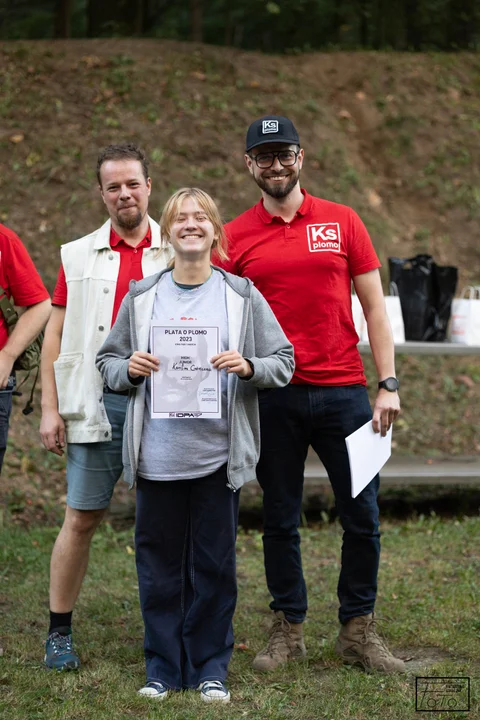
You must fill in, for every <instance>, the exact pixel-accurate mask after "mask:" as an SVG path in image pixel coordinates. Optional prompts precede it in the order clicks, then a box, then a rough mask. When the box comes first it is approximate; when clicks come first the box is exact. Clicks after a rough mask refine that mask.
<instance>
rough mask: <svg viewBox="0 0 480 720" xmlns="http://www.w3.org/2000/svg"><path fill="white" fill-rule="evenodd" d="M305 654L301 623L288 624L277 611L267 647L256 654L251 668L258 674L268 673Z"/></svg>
mask: <svg viewBox="0 0 480 720" xmlns="http://www.w3.org/2000/svg"><path fill="white" fill-rule="evenodd" d="M306 654H307V651H306V649H305V643H304V642H303V623H289V622H288V620H286V619H285V615H284V613H283V612H282V611H281V610H277V611H276V612H275V619H274V621H273V623H272V627H271V628H270V637H269V639H268V644H267V647H265V648H264V649H263V650H260V652H259V653H258V654H257V656H256V657H255V660H254V661H253V667H254V668H255V670H259V671H260V672H269V671H270V670H275V668H277V667H278V666H279V665H282V664H283V663H286V662H287V661H288V660H298V659H300V658H303V657H305V655H306Z"/></svg>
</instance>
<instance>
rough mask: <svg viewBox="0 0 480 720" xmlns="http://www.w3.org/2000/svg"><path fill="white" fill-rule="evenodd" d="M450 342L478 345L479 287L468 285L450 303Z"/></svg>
mask: <svg viewBox="0 0 480 720" xmlns="http://www.w3.org/2000/svg"><path fill="white" fill-rule="evenodd" d="M449 335H450V342H452V343H458V344H462V345H480V287H473V286H472V285H469V286H468V287H466V288H464V290H463V292H462V295H461V297H459V298H455V299H454V301H453V303H452V316H451V320H450V333H449Z"/></svg>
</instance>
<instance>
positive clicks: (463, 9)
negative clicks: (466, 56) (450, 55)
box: [448, 0, 479, 50]
mask: <svg viewBox="0 0 480 720" xmlns="http://www.w3.org/2000/svg"><path fill="white" fill-rule="evenodd" d="M448 14H449V23H448V46H449V47H450V48H453V49H454V50H471V49H473V48H474V45H475V40H476V37H477V31H478V24H479V23H478V20H479V12H478V10H477V2H476V0H451V1H450V5H449V13H448Z"/></svg>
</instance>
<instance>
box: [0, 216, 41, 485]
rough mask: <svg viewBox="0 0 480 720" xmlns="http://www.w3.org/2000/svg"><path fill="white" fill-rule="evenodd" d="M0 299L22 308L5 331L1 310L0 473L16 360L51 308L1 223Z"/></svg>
mask: <svg viewBox="0 0 480 720" xmlns="http://www.w3.org/2000/svg"><path fill="white" fill-rule="evenodd" d="M0 298H8V299H10V300H12V301H13V303H14V305H16V306H17V307H18V308H25V311H24V312H22V313H19V315H20V317H19V319H18V321H17V323H16V324H15V326H14V328H13V330H12V332H11V333H10V335H9V333H8V325H7V323H6V320H5V317H4V315H3V312H1V310H0V472H1V470H2V465H3V458H4V456H5V450H6V447H7V437H8V426H9V423H10V413H11V411H12V393H13V391H14V389H15V382H16V380H15V371H14V369H13V366H14V364H15V361H16V359H17V358H18V357H19V355H21V354H22V352H23V351H24V350H25V349H26V348H27V347H28V346H29V345H30V343H31V342H33V340H35V338H36V337H37V336H38V335H39V334H40V332H41V331H42V330H43V327H44V325H45V323H46V322H47V320H48V317H49V315H50V311H51V305H50V295H49V294H48V292H47V289H46V288H45V286H44V284H43V282H42V280H41V278H40V275H39V274H38V272H37V270H36V268H35V265H34V264H33V262H32V259H31V257H30V255H29V254H28V252H27V250H26V248H25V246H24V245H23V243H22V241H21V240H20V238H19V237H18V235H16V234H15V233H14V232H13V231H12V230H9V228H7V227H5V225H0Z"/></svg>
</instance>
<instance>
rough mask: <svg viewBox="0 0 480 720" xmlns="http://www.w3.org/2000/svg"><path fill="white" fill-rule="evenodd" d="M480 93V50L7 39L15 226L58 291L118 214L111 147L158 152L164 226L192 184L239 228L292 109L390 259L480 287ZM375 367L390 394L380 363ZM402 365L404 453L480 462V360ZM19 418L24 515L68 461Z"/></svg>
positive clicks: (156, 178)
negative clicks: (272, 134) (62, 274)
mask: <svg viewBox="0 0 480 720" xmlns="http://www.w3.org/2000/svg"><path fill="white" fill-rule="evenodd" d="M479 91H480V56H479V55H473V54H451V55H440V54H423V55H418V54H402V55H400V54H395V53H331V54H328V53H323V54H320V53H318V54H310V55H304V56H297V57H287V56H284V57H278V56H266V55H261V54H258V53H243V52H239V51H234V50H226V49H222V48H217V47H209V46H201V45H195V44H188V43H174V42H166V41H155V40H93V41H83V40H82V41H71V42H63V41H58V42H35V43H33V42H30V43H26V42H15V43H13V42H12V43H4V44H3V45H2V47H1V48H0V166H1V169H2V171H1V173H0V222H5V223H7V224H8V225H10V226H11V227H12V228H14V229H15V230H16V231H17V232H18V233H19V234H20V236H21V237H22V238H23V239H24V241H25V243H26V244H27V246H28V248H29V250H30V252H31V253H32V256H33V257H34V259H35V261H36V263H37V265H38V267H39V268H40V270H41V272H42V275H43V277H44V279H45V281H46V283H47V285H48V286H49V288H50V289H52V288H53V285H54V282H55V277H56V274H57V270H58V264H59V246H60V244H62V243H63V242H66V241H69V240H72V239H74V238H77V237H79V236H81V235H82V234H85V233H86V232H88V231H90V230H93V229H94V228H95V227H98V225H99V224H100V223H101V222H102V221H103V219H104V218H105V212H104V208H103V204H102V202H101V200H100V197H99V194H98V190H97V188H96V181H95V162H96V156H97V152H98V149H99V148H101V147H102V146H104V145H106V144H108V143H111V142H116V141H123V140H132V141H135V142H139V143H141V144H142V145H143V146H144V147H145V149H146V151H147V152H148V154H149V156H150V159H151V175H152V179H153V192H152V202H151V214H152V215H153V217H156V218H157V217H158V216H159V213H160V209H161V207H162V204H163V203H164V201H165V200H166V199H167V197H168V196H169V194H170V193H171V192H172V191H174V190H175V189H177V188H178V187H180V186H182V185H191V184H194V185H198V186H200V187H202V188H204V189H205V190H207V191H208V192H210V193H212V194H213V196H214V197H215V198H216V199H217V201H218V202H219V204H220V207H221V209H222V212H223V214H224V217H225V219H230V218H231V217H233V216H235V215H237V214H238V213H239V212H241V211H243V210H244V209H246V208H247V207H249V206H250V205H251V204H253V203H254V202H256V200H257V199H258V189H257V187H256V185H255V184H254V183H253V182H252V181H251V179H250V177H249V175H248V174H247V172H246V170H245V168H244V164H243V147H244V137H245V131H246V128H247V126H248V124H249V123H250V122H251V121H252V119H254V118H256V117H259V116H261V115H262V114H265V113H278V114H286V115H288V116H290V117H291V118H292V119H293V120H294V121H295V124H296V125H297V127H298V129H299V131H300V136H301V139H302V144H303V146H304V148H305V152H306V162H305V165H304V170H303V173H302V182H303V185H304V186H305V187H306V188H307V189H308V190H309V191H310V192H311V193H313V194H315V195H319V196H323V197H326V198H328V199H331V200H335V201H338V202H343V203H346V204H349V205H351V206H353V207H354V208H355V209H356V210H357V211H358V212H359V213H360V215H361V216H362V218H363V219H364V220H365V222H366V224H367V226H368V228H369V230H370V232H371V235H372V237H373V240H374V243H375V246H376V248H377V250H378V252H379V255H380V258H381V260H382V262H383V263H384V264H386V260H387V257H388V256H389V255H399V256H402V257H408V256H409V255H411V254H414V253H416V252H430V253H432V254H433V255H434V256H435V258H436V259H437V260H438V261H439V262H441V263H445V264H450V263H451V264H455V265H457V266H458V267H459V270H460V286H462V285H464V284H466V283H468V282H476V283H477V284H480V243H479V242H478V240H477V232H478V224H479V219H480V132H479V131H480V96H479ZM386 279H387V278H386V274H385V275H384V280H386ZM367 371H368V375H369V377H370V379H371V381H372V386H374V385H375V381H374V376H373V372H372V366H371V363H370V362H367ZM398 372H399V376H400V378H401V380H402V403H403V408H404V412H403V416H402V419H401V420H400V421H399V423H398V425H397V428H396V437H395V442H396V444H397V450H398V451H399V452H406V453H411V452H416V453H422V454H426V455H432V456H435V455H438V454H441V453H443V452H445V453H452V454H473V453H477V452H480V440H479V438H480V420H479V418H478V411H476V410H475V408H478V406H479V401H480V365H479V363H478V359H476V358H470V359H468V358H465V360H464V361H462V360H461V359H460V360H458V359H456V360H450V359H445V358H443V359H442V358H440V359H437V358H403V359H401V360H400V361H399V368H398ZM15 413H16V414H15V417H14V421H13V431H12V434H11V441H10V442H11V450H10V452H9V453H8V455H7V463H6V469H5V474H6V476H7V477H10V478H12V480H13V479H14V481H15V482H14V483H13V484H14V485H15V486H16V487H17V490H18V492H17V495H18V497H17V496H15V493H14V495H13V496H12V502H13V505H15V503H17V504H18V506H19V507H23V508H25V507H26V504H27V500H28V499H29V498H30V501H31V502H30V504H32V503H33V504H35V502H37V500H38V496H39V493H36V492H35V488H38V489H40V488H42V492H41V493H40V494H41V498H42V500H41V502H43V507H45V506H46V505H47V506H48V503H49V502H50V501H49V500H48V497H49V496H48V491H49V490H48V488H49V487H51V488H52V494H51V497H52V498H56V497H57V494H56V490H55V488H56V487H57V480H60V479H61V478H63V469H62V464H61V463H59V462H58V461H57V460H56V459H55V458H54V457H53V456H47V454H46V453H44V452H43V451H41V450H39V441H38V435H37V428H38V413H37V414H36V415H33V416H30V417H29V418H24V417H23V416H21V415H20V414H19V410H18V406H17V409H16V411H15ZM62 482H63V480H62ZM25 488H27V494H26V495H25V492H24V490H25ZM45 491H47V493H46V492H45ZM28 493H31V496H30V495H28ZM25 498H26V499H25ZM32 498H33V500H32ZM17 501H18V502H17ZM47 509H48V508H47ZM32 511H34V508H32ZM35 512H36V511H35ZM38 512H39V513H40V514H41V513H42V512H43V509H42V507H40V508H39V510H38Z"/></svg>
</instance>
